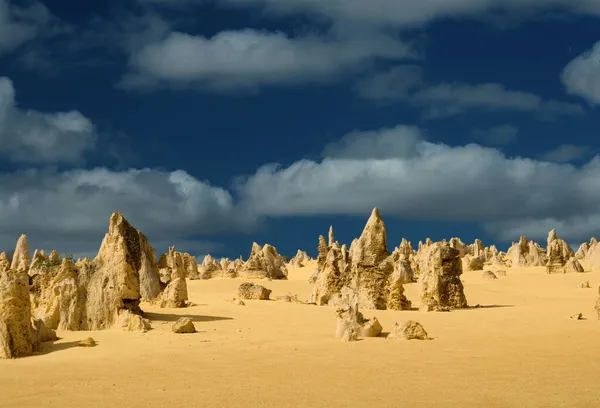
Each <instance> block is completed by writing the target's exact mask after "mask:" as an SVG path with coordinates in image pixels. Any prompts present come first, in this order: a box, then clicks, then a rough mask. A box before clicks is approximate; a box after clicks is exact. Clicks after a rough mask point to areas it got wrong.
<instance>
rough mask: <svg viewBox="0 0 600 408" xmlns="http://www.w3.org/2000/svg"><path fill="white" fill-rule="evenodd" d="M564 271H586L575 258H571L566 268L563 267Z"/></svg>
mask: <svg viewBox="0 0 600 408" xmlns="http://www.w3.org/2000/svg"><path fill="white" fill-rule="evenodd" d="M562 270H563V273H570V272H577V273H582V272H583V271H584V270H583V266H582V265H581V264H580V263H579V261H578V260H577V258H575V257H574V256H572V257H570V258H569V260H568V261H567V263H566V264H565V266H563V268H562Z"/></svg>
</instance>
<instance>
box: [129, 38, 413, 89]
mask: <svg viewBox="0 0 600 408" xmlns="http://www.w3.org/2000/svg"><path fill="white" fill-rule="evenodd" d="M410 55H411V50H410V48H409V47H408V46H407V45H406V44H404V43H402V42H400V41H398V40H396V39H393V38H391V37H387V36H382V35H376V36H369V37H366V38H365V39H359V38H358V37H353V38H334V37H331V38H324V37H317V36H303V37H290V36H288V35H286V34H284V33H282V32H264V31H257V30H252V29H244V30H239V31H222V32H220V33H218V34H216V35H215V36H213V37H210V38H208V37H203V36H196V35H190V34H186V33H181V32H171V33H170V34H169V35H167V36H166V37H164V38H162V39H161V40H160V41H155V42H152V43H149V44H147V45H146V46H144V47H142V48H141V49H139V50H138V51H136V52H134V53H133V55H132V57H131V60H130V67H131V72H130V73H129V74H128V75H127V76H126V77H125V78H124V80H123V81H122V84H123V85H124V86H125V87H130V88H137V87H142V88H143V87H152V86H157V85H173V86H177V85H188V84H190V83H198V84H200V85H203V86H206V87H212V88H219V89H224V88H225V89H231V88H253V87H256V86H259V85H268V84H281V83H299V82H305V81H311V80H313V81H320V80H327V79H332V78H334V77H335V76H336V75H338V74H343V73H345V72H347V71H352V70H356V69H359V68H360V67H362V66H364V65H365V64H368V63H369V62H370V61H372V60H373V59H374V58H389V59H401V58H405V57H408V56H410Z"/></svg>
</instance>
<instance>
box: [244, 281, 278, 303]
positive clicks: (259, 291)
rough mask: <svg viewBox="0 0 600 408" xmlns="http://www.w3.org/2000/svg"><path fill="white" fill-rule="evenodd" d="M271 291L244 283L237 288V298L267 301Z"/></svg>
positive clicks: (251, 283)
mask: <svg viewBox="0 0 600 408" xmlns="http://www.w3.org/2000/svg"><path fill="white" fill-rule="evenodd" d="M270 296H271V290H270V289H267V288H265V287H264V286H261V285H257V284H256V283H253V282H245V283H242V284H241V285H240V287H239V288H238V297H239V298H241V299H254V300H269V297H270Z"/></svg>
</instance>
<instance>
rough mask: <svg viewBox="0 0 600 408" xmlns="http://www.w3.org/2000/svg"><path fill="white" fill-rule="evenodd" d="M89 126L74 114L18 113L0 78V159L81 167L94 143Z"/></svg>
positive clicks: (5, 81)
mask: <svg viewBox="0 0 600 408" xmlns="http://www.w3.org/2000/svg"><path fill="white" fill-rule="evenodd" d="M96 139H97V136H96V133H95V129H94V125H93V124H92V122H91V121H90V120H89V119H88V118H86V117H85V116H83V115H82V114H81V113H80V112H78V111H69V112H59V113H50V114H47V113H41V112H37V111H33V110H22V109H20V108H19V107H18V106H17V103H16V100H15V89H14V86H13V83H12V81H11V80H10V79H8V78H6V77H0V155H2V156H5V157H6V158H7V159H9V160H11V161H13V162H20V163H41V164H55V163H69V164H77V163H81V161H82V160H83V156H84V154H85V153H86V151H88V150H90V149H92V148H93V147H94V146H95V143H96Z"/></svg>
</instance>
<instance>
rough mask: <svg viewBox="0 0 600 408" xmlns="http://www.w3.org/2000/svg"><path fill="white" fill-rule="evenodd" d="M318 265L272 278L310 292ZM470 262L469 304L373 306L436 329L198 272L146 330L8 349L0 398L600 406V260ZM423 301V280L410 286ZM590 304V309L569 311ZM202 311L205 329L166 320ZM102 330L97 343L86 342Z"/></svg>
mask: <svg viewBox="0 0 600 408" xmlns="http://www.w3.org/2000/svg"><path fill="white" fill-rule="evenodd" d="M310 272H311V268H306V269H291V270H290V280H288V281H272V282H268V281H263V282H264V283H263V284H264V285H265V286H267V287H268V288H270V289H272V290H273V293H272V297H273V298H275V296H279V295H284V294H287V293H297V294H298V295H299V296H300V297H301V298H302V299H306V298H308V294H309V293H310V289H311V286H310V285H309V284H308V283H307V282H306V280H307V278H308V276H309V275H310ZM507 272H508V276H506V277H500V278H499V279H497V280H493V281H488V280H482V279H481V272H465V274H464V275H463V278H464V279H463V280H464V281H465V292H466V295H467V299H468V301H469V304H471V305H475V304H481V305H483V306H485V307H483V308H472V309H468V310H460V311H454V312H450V313H424V312H419V311H403V312H392V311H365V315H366V316H367V317H369V316H372V315H374V316H377V318H378V319H379V320H380V321H381V323H382V325H383V327H384V331H386V329H388V330H389V328H391V326H392V325H393V323H394V322H396V321H403V320H407V319H414V320H418V321H419V322H421V323H422V324H423V325H424V327H425V328H426V330H427V331H428V332H429V334H430V336H432V337H434V340H432V341H417V340H413V341H399V340H388V339H385V338H369V339H364V340H361V341H359V342H355V343H348V344H346V343H343V342H341V341H340V340H338V339H335V338H334V337H333V333H334V329H335V313H334V310H333V309H332V308H327V307H317V306H311V305H301V304H290V303H284V302H281V301H247V302H246V306H236V305H234V304H231V303H228V302H227V300H228V299H230V298H231V297H233V296H235V295H236V292H237V286H238V285H239V284H240V283H241V282H242V280H232V279H230V280H227V279H216V280H209V281H192V282H189V284H188V285H189V293H190V300H191V301H193V302H195V303H197V305H196V306H194V307H191V308H188V309H183V310H177V309H156V308H151V307H148V306H147V305H146V306H145V310H146V311H148V312H149V317H150V318H151V319H152V320H153V327H154V329H153V330H151V331H149V332H147V333H126V332H121V331H103V332H93V333H88V332H59V333H58V334H59V336H60V337H61V340H59V341H58V342H55V343H53V344H52V343H46V344H45V345H44V348H43V350H42V352H41V353H40V354H38V355H35V356H32V357H27V358H23V359H18V360H0V407H1V408H12V407H15V408H17V407H21V408H25V407H36V408H38V407H50V406H52V407H65V408H67V407H78V408H79V407H128V408H133V407H202V408H210V407H279V408H281V407H307V408H318V407H369V406H371V407H375V406H377V407H405V406H406V407H409V406H410V407H412V406H415V404H418V405H417V406H419V407H420V408H422V407H461V408H464V407H490V408H492V407H519V408H522V407H598V406H600V387H599V386H598V379H599V378H600V363H598V361H597V359H598V355H600V322H599V321H598V320H597V318H596V314H595V310H594V303H595V301H596V298H597V290H596V289H578V288H577V283H578V282H579V281H581V280H589V281H590V283H591V284H592V287H593V288H595V287H596V285H597V284H598V283H600V272H592V273H584V274H567V275H546V274H545V273H544V268H526V269H510V268H509V269H507ZM406 289H407V290H406V294H407V296H408V298H409V299H411V300H413V303H414V305H415V306H418V304H417V299H418V288H417V285H415V284H411V285H407V286H406ZM577 312H582V313H583V315H584V317H586V318H587V319H586V320H579V321H577V320H571V319H569V315H570V314H572V313H577ZM180 316H189V317H192V318H193V319H194V321H195V325H196V328H197V329H198V330H199V332H198V333H195V334H187V335H178V334H174V333H172V332H171V331H170V328H171V325H172V322H173V321H175V320H176V319H177V318H178V317H180ZM88 336H92V337H93V338H94V339H95V340H96V341H97V342H98V346H97V347H95V348H81V347H77V346H76V344H77V341H78V340H80V339H83V338H85V337H88Z"/></svg>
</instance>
